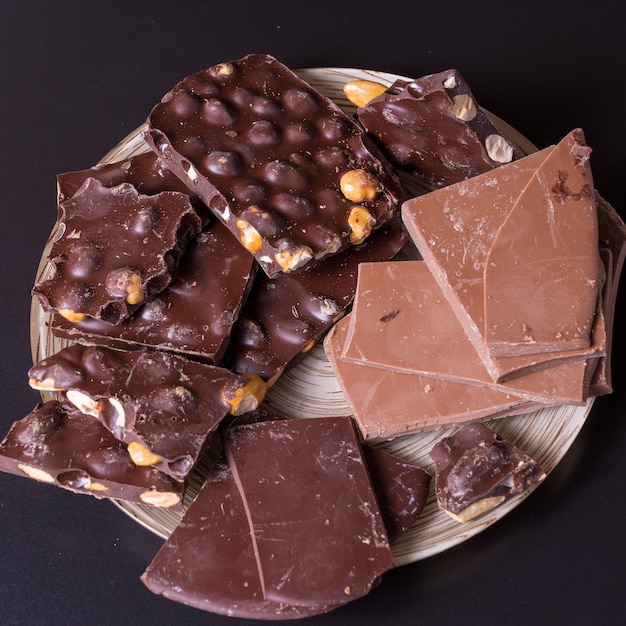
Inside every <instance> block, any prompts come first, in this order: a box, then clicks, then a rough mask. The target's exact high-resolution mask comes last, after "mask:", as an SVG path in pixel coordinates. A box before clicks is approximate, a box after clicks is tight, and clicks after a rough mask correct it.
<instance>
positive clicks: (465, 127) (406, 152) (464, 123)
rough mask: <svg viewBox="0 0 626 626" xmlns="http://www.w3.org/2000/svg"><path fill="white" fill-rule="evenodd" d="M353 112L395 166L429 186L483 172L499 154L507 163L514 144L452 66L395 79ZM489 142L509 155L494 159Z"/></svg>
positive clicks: (447, 182) (441, 184) (510, 158)
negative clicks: (500, 145)
mask: <svg viewBox="0 0 626 626" xmlns="http://www.w3.org/2000/svg"><path fill="white" fill-rule="evenodd" d="M357 116H358V118H359V121H360V122H361V123H362V124H363V126H364V127H365V128H366V130H367V131H368V132H369V133H370V134H371V135H372V136H373V137H375V138H376V140H377V141H378V144H379V145H380V146H381V149H382V150H383V152H384V153H385V154H386V155H387V156H388V158H389V159H390V160H391V161H392V162H393V164H394V165H395V166H396V167H398V168H400V169H402V170H406V171H409V172H411V173H413V174H415V175H416V176H418V177H419V178H421V179H423V180H424V181H425V182H427V183H428V184H429V185H432V186H433V187H444V186H446V185H450V184H452V183H458V182H460V181H462V180H467V179H468V178H471V177H472V176H476V175H477V174H482V173H483V172H488V171H489V170H491V169H493V168H495V167H497V166H498V165H500V164H501V163H502V162H503V161H502V160H501V159H502V158H504V159H505V160H504V162H507V163H508V162H509V161H511V160H512V155H513V146H512V145H511V144H510V143H509V142H507V141H506V140H505V139H504V137H502V135H501V133H500V132H499V131H498V130H497V129H496V127H495V126H494V125H493V123H492V122H491V121H490V120H489V118H488V117H487V115H486V114H485V113H484V111H483V110H482V109H481V108H480V106H479V105H478V103H477V102H476V100H475V98H474V95H473V94H472V91H471V89H470V88H469V85H468V84H467V82H466V81H465V80H464V79H463V77H462V76H461V74H460V73H459V72H458V71H456V70H448V71H445V72H440V73H438V74H430V75H428V76H423V77H421V78H416V79H415V80H413V81H404V80H398V81H396V82H395V83H394V84H393V85H391V87H389V89H387V91H386V92H385V93H383V94H382V95H380V96H378V97H376V98H374V99H373V100H371V101H370V102H368V103H367V104H366V105H365V106H363V107H361V108H359V110H358V112H357ZM494 138H497V139H494ZM490 142H498V143H499V142H501V143H502V144H503V146H506V149H507V150H508V149H510V153H511V156H510V157H509V156H508V154H507V156H500V157H498V158H499V159H500V160H494V158H492V155H491V154H490V153H489V151H488V150H487V145H490ZM494 156H497V155H495V153H494Z"/></svg>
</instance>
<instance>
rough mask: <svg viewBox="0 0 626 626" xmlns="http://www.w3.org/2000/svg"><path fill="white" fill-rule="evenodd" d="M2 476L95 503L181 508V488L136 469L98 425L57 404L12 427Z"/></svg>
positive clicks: (2, 451)
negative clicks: (111, 500) (44, 485)
mask: <svg viewBox="0 0 626 626" xmlns="http://www.w3.org/2000/svg"><path fill="white" fill-rule="evenodd" d="M0 470H2V471H4V472H9V473H11V474H17V475H18V476H28V477H29V478H33V479H35V480H39V481H41V482H44V483H49V484H54V485H57V486H59V487H62V488H64V489H68V490H70V491H73V492H75V493H83V494H88V495H92V496H95V497H96V498H116V499H119V500H128V501H130V502H138V503H143V504H150V505H153V506H157V507H163V508H171V509H173V510H175V509H180V508H181V506H182V504H181V503H182V496H183V483H182V482H179V481H177V480H175V479H174V478H172V477H171V476H168V475H166V474H164V473H163V472H161V471H159V470H158V469H156V468H154V467H139V466H137V465H136V464H135V463H133V462H132V460H131V458H130V455H129V454H128V450H127V449H126V446H125V445H124V444H122V443H120V442H119V441H117V440H116V439H115V437H113V435H112V434H111V433H110V432H109V431H108V430H107V429H106V428H104V426H102V424H100V422H98V420H96V419H95V418H94V417H92V416H91V415H86V414H84V413H81V412H80V411H79V410H78V409H76V408H75V407H73V406H71V405H70V404H66V403H61V402H58V401H56V400H49V401H48V402H46V403H44V404H40V405H37V407H35V409H34V410H33V411H32V412H31V413H29V414H28V415H27V416H26V417H24V418H23V419H21V420H19V421H17V422H15V423H14V424H13V426H12V427H11V429H10V431H9V433H8V434H7V436H6V437H5V439H4V441H3V442H2V443H1V444H0Z"/></svg>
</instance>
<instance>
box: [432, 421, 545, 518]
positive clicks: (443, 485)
mask: <svg viewBox="0 0 626 626" xmlns="http://www.w3.org/2000/svg"><path fill="white" fill-rule="evenodd" d="M430 456H431V458H432V460H433V461H434V463H435V494H436V496H437V502H438V504H439V507H440V508H441V509H442V510H443V511H445V512H446V513H448V514H449V515H450V516H451V517H453V518H454V519H456V520H457V521H459V522H467V521H469V520H471V519H474V518H475V517H478V516H479V515H482V514H483V513H485V512H487V511H489V510H491V509H493V508H494V507H496V506H498V505H499V504H501V503H502V502H504V501H505V500H506V499H507V498H510V497H512V496H514V495H516V494H520V493H523V492H526V491H528V490H529V489H530V488H532V487H534V486H535V485H537V484H538V483H540V482H541V481H542V480H543V479H544V478H545V473H544V472H543V470H542V469H541V468H540V467H539V465H538V463H537V462H536V461H535V460H534V459H533V458H532V457H530V456H529V455H528V454H527V453H526V452H524V451H523V450H520V448H518V447H517V446H515V445H513V444H512V443H511V442H509V441H507V440H506V439H503V438H502V437H500V436H498V435H497V434H496V433H495V432H494V431H493V430H491V428H489V427H488V426H487V425H486V424H470V425H468V426H465V427H464V428H463V429H461V430H460V431H458V432H457V433H455V434H453V435H451V436H450V437H446V438H444V439H442V440H441V441H439V442H438V443H437V444H436V445H435V447H434V448H433V449H432V451H431V453H430Z"/></svg>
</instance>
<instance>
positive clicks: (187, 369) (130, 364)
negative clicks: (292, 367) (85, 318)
mask: <svg viewBox="0 0 626 626" xmlns="http://www.w3.org/2000/svg"><path fill="white" fill-rule="evenodd" d="M29 382H30V384H31V386H32V387H33V388H35V389H39V390H43V391H62V392H64V393H65V395H66V396H67V399H68V401H69V402H71V403H72V404H74V405H75V406H76V407H78V408H79V409H81V410H82V411H83V412H85V413H89V414H90V415H93V416H94V417H96V418H97V419H98V420H100V421H101V422H102V424H103V425H104V426H105V427H106V428H107V429H108V430H109V431H110V432H111V433H112V434H113V435H114V436H115V437H116V438H117V439H119V440H120V441H122V442H124V443H125V444H126V445H127V447H128V450H129V453H130V455H131V458H132V460H133V461H134V462H135V463H136V464H137V465H145V466H150V465H151V466H154V467H157V468H159V469H160V470H162V471H163V472H166V473H168V474H170V475H172V476H174V477H176V478H177V479H182V478H184V477H185V476H186V475H187V474H188V473H189V471H190V470H191V469H192V467H193V466H194V464H195V463H196V461H197V459H198V457H199V455H200V453H201V452H202V451H203V449H204V446H205V443H206V442H207V439H208V437H209V435H211V433H212V432H213V431H214V430H215V429H216V428H217V426H218V425H219V423H220V421H221V420H222V419H223V418H224V417H225V416H226V415H228V414H229V413H230V412H233V413H241V412H244V411H245V410H251V409H255V408H256V407H257V406H258V404H259V403H260V402H261V400H262V398H263V394H264V391H265V385H264V384H263V383H262V382H261V381H260V380H254V379H253V378H252V377H245V376H238V375H236V374H233V373H231V372H229V371H227V370H224V369H223V368H218V367H214V366H211V365H206V364H203V363H197V362H194V361H191V360H189V359H185V358H183V357H180V356H176V355H173V354H168V353H165V352H158V351H145V350H134V351H126V350H115V349H112V348H107V347H104V346H81V345H75V346H69V347H67V348H64V349H63V350H61V351H60V352H58V353H56V354H53V355H51V356H49V357H48V358H46V359H43V360H42V361H40V362H39V363H37V364H36V365H33V367H32V368H31V369H30V370H29Z"/></svg>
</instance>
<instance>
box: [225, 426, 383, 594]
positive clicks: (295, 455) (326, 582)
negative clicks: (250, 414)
mask: <svg viewBox="0 0 626 626" xmlns="http://www.w3.org/2000/svg"><path fill="white" fill-rule="evenodd" d="M224 446H225V450H226V456H227V458H228V460H229V464H230V467H231V469H232V471H233V474H234V476H235V480H236V482H237V485H238V487H239V490H240V492H241V493H242V494H243V497H244V501H245V507H246V512H247V516H248V519H249V520H250V527H251V530H252V533H253V541H254V549H255V554H256V559H257V565H258V568H259V572H260V579H261V587H262V589H263V594H264V597H265V598H266V599H268V600H272V601H274V602H284V603H286V604H295V605H299V606H320V605H340V604H344V603H346V602H348V601H350V600H353V599H356V598H358V597H361V596H363V595H364V594H366V593H367V592H368V591H369V590H370V589H371V587H372V585H373V584H374V582H375V581H376V580H377V578H378V577H379V576H381V575H382V574H383V573H384V572H385V571H387V570H388V569H390V568H391V567H393V561H392V558H391V552H390V549H389V543H388V538H387V534H386V531H385V527H384V523H383V520H382V517H381V514H380V510H379V508H378V503H377V500H376V496H375V494H374V491H373V489H372V485H371V482H370V479H369V475H368V472H367V468H366V466H365V463H364V460H363V456H362V453H361V450H360V443H359V440H358V438H357V435H356V431H355V429H354V425H353V423H352V420H351V418H349V417H338V418H311V419H302V420H276V421H271V422H260V423H258V424H252V425H249V426H240V427H236V428H232V429H229V430H227V431H225V432H224Z"/></svg>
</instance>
